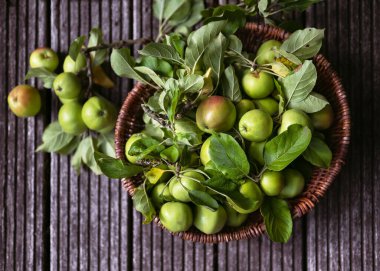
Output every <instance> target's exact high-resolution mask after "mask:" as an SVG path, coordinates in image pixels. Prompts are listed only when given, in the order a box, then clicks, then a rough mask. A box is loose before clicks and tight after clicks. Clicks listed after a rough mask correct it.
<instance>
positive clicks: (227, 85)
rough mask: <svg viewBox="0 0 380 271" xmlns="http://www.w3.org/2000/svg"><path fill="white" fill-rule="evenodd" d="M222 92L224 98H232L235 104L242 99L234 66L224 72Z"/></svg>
mask: <svg viewBox="0 0 380 271" xmlns="http://www.w3.org/2000/svg"><path fill="white" fill-rule="evenodd" d="M222 90H223V96H225V97H227V98H230V99H231V101H233V102H239V101H240V100H241V99H242V93H241V90H240V86H239V80H238V78H237V77H236V74H235V69H234V67H233V66H232V65H230V66H228V67H227V68H226V69H225V70H224V74H223V76H222Z"/></svg>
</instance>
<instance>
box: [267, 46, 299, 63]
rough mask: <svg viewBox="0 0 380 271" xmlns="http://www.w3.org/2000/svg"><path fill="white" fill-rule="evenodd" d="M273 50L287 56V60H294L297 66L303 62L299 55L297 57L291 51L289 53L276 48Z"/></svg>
mask: <svg viewBox="0 0 380 271" xmlns="http://www.w3.org/2000/svg"><path fill="white" fill-rule="evenodd" d="M273 51H274V52H276V53H278V54H280V55H281V56H283V57H285V58H286V59H287V60H289V61H290V62H292V63H293V64H295V65H297V66H298V65H301V64H302V61H301V60H299V58H298V57H296V56H295V55H293V54H291V53H288V52H287V51H285V50H282V49H277V48H274V49H273Z"/></svg>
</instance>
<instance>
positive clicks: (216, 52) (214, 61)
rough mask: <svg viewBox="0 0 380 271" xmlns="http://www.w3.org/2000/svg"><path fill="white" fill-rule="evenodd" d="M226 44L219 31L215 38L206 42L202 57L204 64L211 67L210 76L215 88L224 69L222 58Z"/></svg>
mask: <svg viewBox="0 0 380 271" xmlns="http://www.w3.org/2000/svg"><path fill="white" fill-rule="evenodd" d="M226 45H227V41H226V38H225V37H224V35H223V34H222V33H219V35H218V36H217V38H215V39H214V40H213V41H211V42H210V43H209V44H208V46H207V48H206V50H205V52H204V55H203V58H202V60H203V64H204V66H205V67H209V68H211V78H212V80H213V81H214V85H215V88H216V86H217V85H218V83H219V78H220V75H221V73H222V71H223V70H224V64H223V60H224V50H225V49H226Z"/></svg>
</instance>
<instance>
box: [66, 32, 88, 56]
mask: <svg viewBox="0 0 380 271" xmlns="http://www.w3.org/2000/svg"><path fill="white" fill-rule="evenodd" d="M85 40H86V36H80V37H78V38H76V39H75V40H74V41H73V42H72V43H71V44H70V48H69V55H70V57H71V58H72V59H73V60H74V61H76V60H77V57H78V54H79V53H80V51H81V50H82V46H83V44H84V41H85Z"/></svg>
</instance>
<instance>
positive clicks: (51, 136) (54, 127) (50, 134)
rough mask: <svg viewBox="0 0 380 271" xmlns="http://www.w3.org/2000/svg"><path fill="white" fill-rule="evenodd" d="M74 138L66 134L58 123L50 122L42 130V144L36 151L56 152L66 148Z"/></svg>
mask: <svg viewBox="0 0 380 271" xmlns="http://www.w3.org/2000/svg"><path fill="white" fill-rule="evenodd" d="M74 138H75V136H74V135H70V134H66V133H65V132H64V131H63V130H62V127H61V125H59V123H58V121H55V122H52V123H50V124H49V126H48V127H46V129H45V130H44V133H43V135H42V142H43V143H42V144H41V145H40V146H38V148H37V149H36V151H44V152H58V151H60V150H62V149H63V148H65V147H66V146H68V145H69V144H70V143H71V142H72V140H73V139H74Z"/></svg>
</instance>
